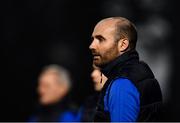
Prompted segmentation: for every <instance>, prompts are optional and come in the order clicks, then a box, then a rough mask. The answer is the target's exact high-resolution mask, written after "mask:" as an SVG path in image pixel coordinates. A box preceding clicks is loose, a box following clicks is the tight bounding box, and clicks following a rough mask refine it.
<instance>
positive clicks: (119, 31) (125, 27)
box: [112, 17, 137, 49]
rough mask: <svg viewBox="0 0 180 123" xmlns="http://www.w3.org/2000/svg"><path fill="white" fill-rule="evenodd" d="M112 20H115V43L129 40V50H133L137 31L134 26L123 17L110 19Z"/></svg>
mask: <svg viewBox="0 0 180 123" xmlns="http://www.w3.org/2000/svg"><path fill="white" fill-rule="evenodd" d="M112 19H116V20H117V23H116V25H115V28H116V30H115V41H119V40H120V39H123V38H127V39H128V40H129V48H130V49H135V48H136V42H137V30H136V27H135V25H134V24H133V23H132V22H130V21H129V20H128V19H126V18H123V17H112Z"/></svg>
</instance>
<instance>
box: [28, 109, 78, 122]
mask: <svg viewBox="0 0 180 123" xmlns="http://www.w3.org/2000/svg"><path fill="white" fill-rule="evenodd" d="M80 118H81V116H80V114H78V113H77V114H75V113H74V112H71V111H65V112H62V113H61V114H59V116H58V117H57V119H54V121H55V122H80ZM28 122H39V120H38V117H37V116H32V117H31V118H30V119H29V120H28Z"/></svg>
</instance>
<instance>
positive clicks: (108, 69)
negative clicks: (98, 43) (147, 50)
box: [101, 50, 139, 78]
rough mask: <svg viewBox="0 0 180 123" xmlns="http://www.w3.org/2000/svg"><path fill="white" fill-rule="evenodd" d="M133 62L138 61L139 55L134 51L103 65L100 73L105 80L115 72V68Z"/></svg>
mask: <svg viewBox="0 0 180 123" xmlns="http://www.w3.org/2000/svg"><path fill="white" fill-rule="evenodd" d="M134 60H139V55H138V53H137V51H136V50H130V51H127V52H125V53H123V54H122V55H120V56H118V57H117V58H116V59H115V60H113V61H111V62H110V63H108V64H106V65H104V66H103V67H102V68H101V71H102V73H103V74H104V75H105V76H106V77H107V78H109V77H111V76H112V75H113V73H114V72H115V71H116V69H117V67H118V68H121V67H122V66H124V65H125V64H126V63H129V62H132V61H134Z"/></svg>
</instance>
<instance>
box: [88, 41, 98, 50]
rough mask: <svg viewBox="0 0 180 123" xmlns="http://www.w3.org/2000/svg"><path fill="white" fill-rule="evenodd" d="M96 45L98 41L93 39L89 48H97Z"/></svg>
mask: <svg viewBox="0 0 180 123" xmlns="http://www.w3.org/2000/svg"><path fill="white" fill-rule="evenodd" d="M95 47H96V43H95V40H93V41H92V43H91V44H90V46H89V49H90V50H92V49H95Z"/></svg>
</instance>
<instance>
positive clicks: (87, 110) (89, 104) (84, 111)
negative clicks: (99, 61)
mask: <svg viewBox="0 0 180 123" xmlns="http://www.w3.org/2000/svg"><path fill="white" fill-rule="evenodd" d="M91 78H92V82H93V86H94V91H95V93H94V94H93V95H91V96H89V97H88V98H87V99H86V101H85V103H84V105H83V106H82V107H81V110H80V114H81V121H83V122H93V121H94V115H95V112H96V106H97V101H98V98H99V93H100V91H101V90H102V88H103V85H104V83H105V82H106V81H107V77H106V76H104V75H103V74H102V73H101V71H100V69H99V68H98V67H96V66H95V65H93V71H92V73H91Z"/></svg>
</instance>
